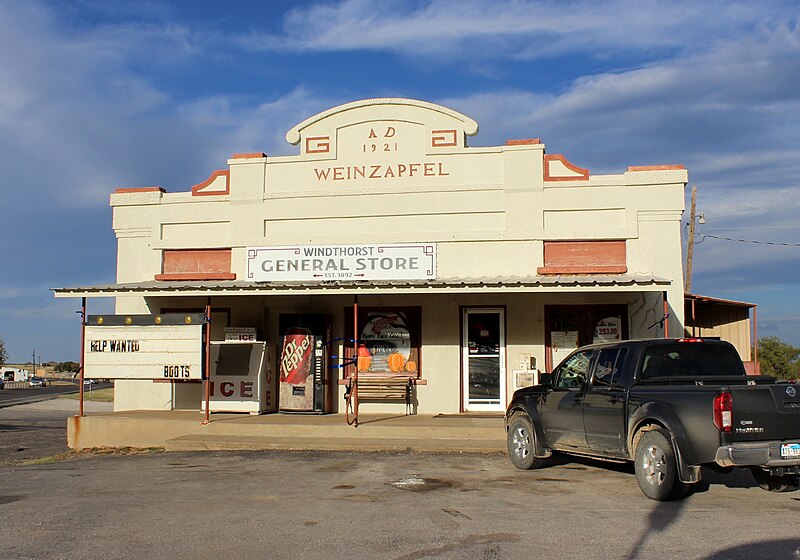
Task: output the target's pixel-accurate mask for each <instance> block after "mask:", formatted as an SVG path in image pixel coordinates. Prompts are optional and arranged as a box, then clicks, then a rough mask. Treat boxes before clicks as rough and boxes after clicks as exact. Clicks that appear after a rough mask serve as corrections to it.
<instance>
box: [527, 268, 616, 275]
mask: <svg viewBox="0 0 800 560" xmlns="http://www.w3.org/2000/svg"><path fill="white" fill-rule="evenodd" d="M626 272H628V267H627V266H593V267H580V266H540V267H538V268H537V269H536V273H537V274H542V275H545V274H570V275H573V274H625V273H626Z"/></svg>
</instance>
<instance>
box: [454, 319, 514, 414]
mask: <svg viewBox="0 0 800 560" xmlns="http://www.w3.org/2000/svg"><path fill="white" fill-rule="evenodd" d="M462 332H463V335H462V336H463V338H462V342H461V356H462V358H461V369H462V374H463V380H462V385H463V396H462V398H463V403H464V410H465V411H466V412H470V411H503V410H505V405H506V402H505V401H506V397H505V395H506V350H505V347H506V341H505V314H504V310H503V309H502V308H467V309H464V311H463V316H462Z"/></svg>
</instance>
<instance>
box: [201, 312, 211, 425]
mask: <svg viewBox="0 0 800 560" xmlns="http://www.w3.org/2000/svg"><path fill="white" fill-rule="evenodd" d="M205 315H206V317H205V327H206V332H205V355H206V360H205V361H206V363H205V368H203V369H204V374H205V375H204V377H205V388H204V389H205V400H206V417H205V419H204V420H203V422H202V424H203V425H204V426H205V425H207V424H208V423H209V422H210V421H211V420H210V419H209V417H210V414H211V407H210V406H209V401H210V400H211V298H208V300H207V302H206V313H205Z"/></svg>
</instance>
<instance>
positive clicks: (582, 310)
mask: <svg viewBox="0 0 800 560" xmlns="http://www.w3.org/2000/svg"><path fill="white" fill-rule="evenodd" d="M545 322H546V325H547V332H546V337H547V346H548V350H549V352H548V353H547V355H546V356H545V358H546V368H547V371H552V370H553V368H555V367H556V366H557V365H558V364H559V363H560V362H561V360H563V359H564V358H566V357H567V356H569V354H570V353H572V351H573V350H576V349H577V348H580V347H581V346H585V345H586V344H596V343H600V342H615V341H619V340H626V339H627V338H628V311H627V307H626V306H625V305H613V304H604V305H570V306H566V305H564V306H562V305H553V306H545Z"/></svg>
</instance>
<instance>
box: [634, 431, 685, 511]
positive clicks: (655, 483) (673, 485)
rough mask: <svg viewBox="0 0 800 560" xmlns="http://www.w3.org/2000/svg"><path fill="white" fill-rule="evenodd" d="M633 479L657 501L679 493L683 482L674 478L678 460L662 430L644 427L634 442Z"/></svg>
mask: <svg viewBox="0 0 800 560" xmlns="http://www.w3.org/2000/svg"><path fill="white" fill-rule="evenodd" d="M635 461H636V462H635V470H636V482H638V483H639V488H641V490H642V492H644V495H645V496H647V497H648V498H650V499H651V500H657V501H659V502H662V501H665V500H673V499H675V498H679V497H681V496H682V495H683V493H684V492H683V491H684V488H685V487H684V485H683V484H682V483H681V481H680V479H679V478H678V464H677V462H676V460H675V450H674V449H673V448H672V443H671V442H670V438H669V434H668V433H667V432H665V431H664V430H658V429H656V430H648V431H646V432H644V434H642V437H641V438H640V439H639V443H638V444H637V445H636V457H635Z"/></svg>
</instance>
